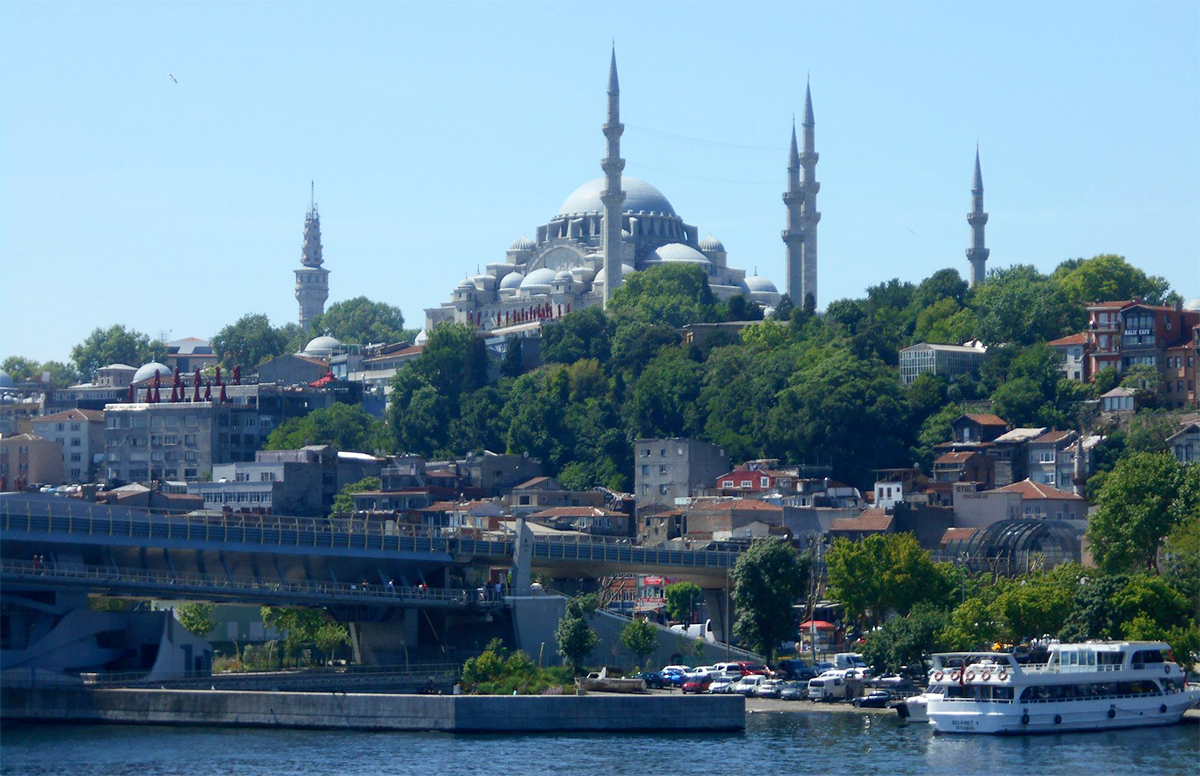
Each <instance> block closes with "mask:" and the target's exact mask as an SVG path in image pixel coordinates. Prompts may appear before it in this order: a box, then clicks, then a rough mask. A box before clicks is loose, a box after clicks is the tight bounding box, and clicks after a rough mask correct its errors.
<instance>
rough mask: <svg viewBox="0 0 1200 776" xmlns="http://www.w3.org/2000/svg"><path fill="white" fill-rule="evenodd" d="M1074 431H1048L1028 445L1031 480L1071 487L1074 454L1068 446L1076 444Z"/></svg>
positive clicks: (1043, 483)
mask: <svg viewBox="0 0 1200 776" xmlns="http://www.w3.org/2000/svg"><path fill="white" fill-rule="evenodd" d="M1078 436H1079V435H1078V434H1076V433H1075V432H1074V431H1047V432H1046V433H1045V434H1042V435H1041V436H1039V437H1037V438H1036V439H1031V440H1030V441H1029V443H1028V444H1027V445H1026V450H1027V451H1028V461H1029V476H1028V478H1027V479H1028V480H1029V481H1030V482H1035V483H1038V484H1041V485H1052V486H1055V487H1058V486H1067V487H1071V481H1072V476H1073V475H1072V470H1073V468H1074V456H1073V455H1071V453H1069V452H1068V448H1070V447H1072V446H1073V445H1074V444H1075V441H1076V439H1077V438H1078Z"/></svg>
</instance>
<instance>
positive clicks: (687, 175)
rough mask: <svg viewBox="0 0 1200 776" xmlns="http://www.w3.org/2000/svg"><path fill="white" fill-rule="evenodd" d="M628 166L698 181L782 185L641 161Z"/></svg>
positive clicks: (629, 163)
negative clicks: (665, 168) (707, 173)
mask: <svg viewBox="0 0 1200 776" xmlns="http://www.w3.org/2000/svg"><path fill="white" fill-rule="evenodd" d="M627 166H629V167H634V168H637V169H643V170H650V171H651V172H661V173H663V174H665V175H675V176H678V177H680V178H689V179H691V180H696V181H707V182H709V183H737V184H743V185H746V186H778V185H781V183H780V181H741V180H734V179H732V178H708V177H705V176H703V175H692V174H691V173H686V172H677V171H675V170H664V169H662V168H661V167H651V166H650V165H648V164H642V163H641V162H628V163H627Z"/></svg>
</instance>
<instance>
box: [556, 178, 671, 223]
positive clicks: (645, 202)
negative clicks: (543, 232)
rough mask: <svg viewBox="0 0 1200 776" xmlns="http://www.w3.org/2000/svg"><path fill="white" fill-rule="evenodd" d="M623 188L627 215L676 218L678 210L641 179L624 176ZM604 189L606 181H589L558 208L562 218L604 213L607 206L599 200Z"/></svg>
mask: <svg viewBox="0 0 1200 776" xmlns="http://www.w3.org/2000/svg"><path fill="white" fill-rule="evenodd" d="M621 188H622V189H624V190H625V204H624V205H623V207H624V212H626V213H659V214H661V215H665V216H673V215H675V208H674V207H672V206H671V203H670V202H669V201H667V198H666V197H664V196H663V193H662V192H661V191H659V190H658V189H656V188H654V187H653V186H651V185H650V184H649V183H646V182H645V181H643V180H639V179H638V178H630V177H628V176H621ZM603 190H604V178H597V179H596V180H594V181H588V182H587V183H585V184H583V185H582V186H580V187H579V188H577V189H575V191H573V192H571V196H569V197H567V199H566V201H565V202H563V203H562V207H560V208H559V209H558V214H559V215H560V216H569V215H575V214H578V213H603V212H604V203H602V202H601V201H600V192H601V191H603Z"/></svg>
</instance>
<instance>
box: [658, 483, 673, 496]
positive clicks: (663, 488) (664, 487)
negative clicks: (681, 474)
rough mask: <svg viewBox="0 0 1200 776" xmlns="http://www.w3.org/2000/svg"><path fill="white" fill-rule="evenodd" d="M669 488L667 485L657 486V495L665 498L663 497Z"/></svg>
mask: <svg viewBox="0 0 1200 776" xmlns="http://www.w3.org/2000/svg"><path fill="white" fill-rule="evenodd" d="M669 487H670V486H669V485H659V486H658V494H659V495H660V496H665V495H667V489H668V488H669Z"/></svg>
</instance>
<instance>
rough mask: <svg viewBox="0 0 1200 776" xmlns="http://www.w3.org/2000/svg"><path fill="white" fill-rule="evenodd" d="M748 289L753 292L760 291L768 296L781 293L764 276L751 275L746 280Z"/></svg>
mask: <svg viewBox="0 0 1200 776" xmlns="http://www.w3.org/2000/svg"><path fill="white" fill-rule="evenodd" d="M746 289H747V290H749V291H751V292H755V291H759V292H763V293H767V294H778V293H779V289H778V288H776V287H775V284H774V283H772V282H771V281H770V280H768V279H767V278H765V277H763V276H762V275H751V276H750V277H748V278H746Z"/></svg>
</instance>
